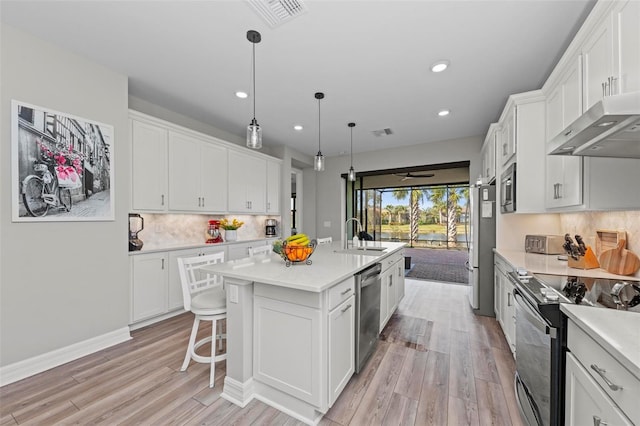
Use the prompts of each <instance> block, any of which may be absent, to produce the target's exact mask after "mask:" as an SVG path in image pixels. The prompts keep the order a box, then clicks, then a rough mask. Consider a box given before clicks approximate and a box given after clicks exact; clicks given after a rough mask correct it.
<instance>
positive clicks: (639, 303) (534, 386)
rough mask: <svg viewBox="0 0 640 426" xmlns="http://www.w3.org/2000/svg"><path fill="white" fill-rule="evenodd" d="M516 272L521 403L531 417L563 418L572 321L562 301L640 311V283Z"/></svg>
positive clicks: (537, 420) (533, 420) (549, 421)
mask: <svg viewBox="0 0 640 426" xmlns="http://www.w3.org/2000/svg"><path fill="white" fill-rule="evenodd" d="M523 274H524V275H521V274H519V273H515V272H512V273H510V274H509V278H510V279H511V280H512V281H513V282H514V284H515V290H514V300H515V303H516V376H515V389H516V397H517V401H518V405H519V406H520V410H521V414H522V416H523V418H524V419H525V421H526V423H528V424H529V425H531V426H534V425H554V426H556V425H558V426H560V425H563V424H564V392H565V389H564V377H565V368H566V367H565V352H566V351H567V335H566V329H567V321H566V317H564V316H563V315H562V313H561V312H560V304H561V303H573V304H580V305H584V306H592V307H594V308H610V309H627V310H631V311H636V312H640V285H638V284H640V283H631V282H624V281H618V280H608V279H600V278H584V277H573V276H558V275H544V274H535V275H533V276H529V275H526V272H523Z"/></svg>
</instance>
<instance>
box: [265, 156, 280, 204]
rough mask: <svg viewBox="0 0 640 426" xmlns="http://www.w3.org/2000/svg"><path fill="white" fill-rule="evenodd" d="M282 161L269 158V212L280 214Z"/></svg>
mask: <svg viewBox="0 0 640 426" xmlns="http://www.w3.org/2000/svg"><path fill="white" fill-rule="evenodd" d="M281 170H282V165H281V164H280V162H277V161H273V160H267V214H270V215H277V214H280V186H281V183H280V181H281V179H280V174H281Z"/></svg>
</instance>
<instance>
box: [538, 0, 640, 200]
mask: <svg viewBox="0 0 640 426" xmlns="http://www.w3.org/2000/svg"><path fill="white" fill-rule="evenodd" d="M638 90H640V2H638V1H633V0H628V1H615V2H605V1H601V2H598V3H596V5H595V6H594V9H593V11H592V12H591V14H590V16H589V17H588V18H587V20H586V21H585V24H584V25H583V27H582V28H581V29H580V30H579V31H578V34H577V35H576V38H575V39H574V40H573V41H572V43H571V45H570V46H569V48H568V49H567V51H566V52H565V54H564V56H563V57H562V59H561V60H560V62H559V64H558V66H556V69H555V70H554V71H553V72H552V74H551V76H550V77H549V79H548V80H547V82H546V83H545V85H544V87H543V91H544V93H545V95H546V101H545V103H546V141H547V143H548V142H549V141H551V140H552V139H553V138H554V137H555V136H557V135H558V134H559V133H560V132H562V131H563V130H564V129H565V128H567V127H568V126H569V125H570V124H571V123H572V122H573V121H575V120H576V119H577V118H578V117H580V116H581V115H582V114H583V113H584V112H586V111H587V110H588V109H589V108H591V107H592V106H593V105H594V104H595V103H596V102H598V101H600V100H602V98H603V97H605V96H615V95H619V94H622V93H628V92H634V91H638ZM545 152H548V150H547V151H545ZM545 162H546V172H545V175H546V178H545V206H546V207H547V209H551V210H552V211H571V210H611V209H637V208H640V192H638V191H616V190H611V188H617V187H619V186H620V182H634V181H636V182H637V181H639V180H640V160H637V159H613V158H605V157H577V156H575V157H574V156H562V155H548V156H547V158H546V161H545Z"/></svg>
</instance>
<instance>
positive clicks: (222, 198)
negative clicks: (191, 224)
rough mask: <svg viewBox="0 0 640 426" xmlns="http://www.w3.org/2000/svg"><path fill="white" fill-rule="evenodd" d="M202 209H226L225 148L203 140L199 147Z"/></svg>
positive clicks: (207, 210) (217, 210) (219, 210)
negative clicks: (200, 147)
mask: <svg viewBox="0 0 640 426" xmlns="http://www.w3.org/2000/svg"><path fill="white" fill-rule="evenodd" d="M200 152H201V155H200V158H201V160H200V161H201V191H200V194H201V196H202V210H204V211H206V212H225V211H226V210H227V189H228V184H227V150H226V149H225V148H222V147H218V146H215V145H213V144H210V143H206V142H203V143H202V149H201V151H200Z"/></svg>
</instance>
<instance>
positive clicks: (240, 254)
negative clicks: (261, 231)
mask: <svg viewBox="0 0 640 426" xmlns="http://www.w3.org/2000/svg"><path fill="white" fill-rule="evenodd" d="M265 244H269V243H268V242H267V241H252V242H249V243H235V244H231V245H229V248H228V253H227V257H226V260H238V259H243V258H245V257H249V249H250V248H252V247H259V246H263V245H265Z"/></svg>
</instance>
